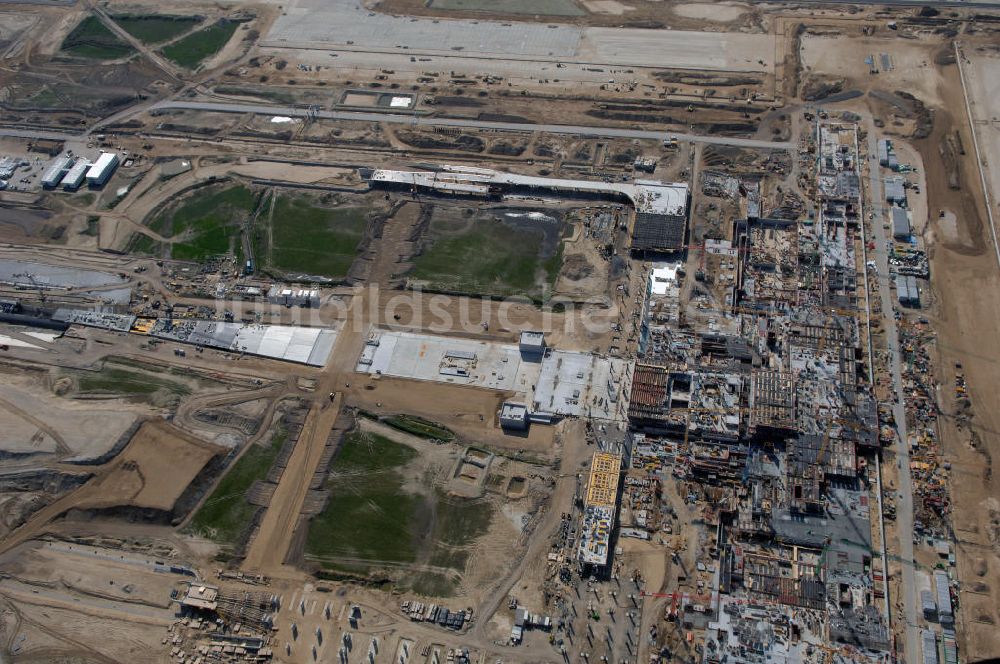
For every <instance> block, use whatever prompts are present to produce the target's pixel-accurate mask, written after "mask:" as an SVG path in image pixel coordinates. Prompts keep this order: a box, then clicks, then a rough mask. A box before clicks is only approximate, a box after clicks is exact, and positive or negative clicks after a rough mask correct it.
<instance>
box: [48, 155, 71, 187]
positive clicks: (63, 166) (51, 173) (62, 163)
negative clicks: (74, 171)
mask: <svg viewBox="0 0 1000 664" xmlns="http://www.w3.org/2000/svg"><path fill="white" fill-rule="evenodd" d="M72 166H73V158H72V157H66V156H62V157H56V158H55V160H53V162H52V163H51V164H49V167H48V168H46V169H45V173H44V174H43V175H42V186H43V187H45V188H46V189H55V188H56V187H57V186H59V182H60V181H62V179H63V177H65V175H66V174H67V173H68V172H69V170H70V168H72Z"/></svg>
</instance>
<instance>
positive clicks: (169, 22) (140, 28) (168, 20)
mask: <svg viewBox="0 0 1000 664" xmlns="http://www.w3.org/2000/svg"><path fill="white" fill-rule="evenodd" d="M112 18H113V19H114V20H115V23H117V24H118V25H120V26H121V27H122V29H123V30H125V32H127V33H129V34H130V35H132V36H133V37H135V38H136V39H138V40H139V41H141V42H142V43H143V44H162V43H163V42H165V41H170V40H171V39H173V38H175V37H178V36H180V35H182V34H184V33H185V32H187V31H188V30H190V29H191V28H193V27H194V26H196V25H198V24H199V23H201V18H199V17H197V16H163V15H159V14H138V15H136V14H121V15H118V16H113V17H112Z"/></svg>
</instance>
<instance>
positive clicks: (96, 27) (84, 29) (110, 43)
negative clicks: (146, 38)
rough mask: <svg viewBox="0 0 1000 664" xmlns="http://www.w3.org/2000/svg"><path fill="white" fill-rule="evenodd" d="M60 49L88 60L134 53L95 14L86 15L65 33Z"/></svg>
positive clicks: (116, 57)
mask: <svg viewBox="0 0 1000 664" xmlns="http://www.w3.org/2000/svg"><path fill="white" fill-rule="evenodd" d="M61 48H62V51H63V53H66V54H68V55H73V56H76V57H78V58H87V59H89V60H117V59H118V58H123V57H125V56H127V55H131V54H133V53H135V49H134V48H132V46H131V45H130V44H128V43H126V42H124V41H122V40H121V39H119V38H118V36H117V35H115V34H114V33H113V32H111V30H109V29H108V28H107V27H105V25H104V24H103V23H101V21H100V19H98V18H97V17H96V16H88V17H87V18H85V19H83V20H82V21H80V23H79V24H78V25H77V26H76V27H75V28H73V31H72V32H70V33H69V34H68V35H66V39H64V40H63V43H62V47H61Z"/></svg>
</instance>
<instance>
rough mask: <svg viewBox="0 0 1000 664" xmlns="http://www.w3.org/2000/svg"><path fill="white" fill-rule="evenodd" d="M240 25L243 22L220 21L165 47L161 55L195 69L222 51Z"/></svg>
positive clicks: (225, 19)
mask: <svg viewBox="0 0 1000 664" xmlns="http://www.w3.org/2000/svg"><path fill="white" fill-rule="evenodd" d="M240 23H242V21H234V20H232V19H228V18H224V19H220V20H218V21H216V22H215V23H213V24H212V25H210V26H208V27H207V28H203V29H201V30H198V31H197V32H192V33H191V34H189V35H188V36H187V37H184V38H182V39H178V40H177V41H175V42H174V43H173V44H170V45H168V46H164V47H163V49H162V50H161V53H163V55H165V56H166V57H167V58H169V59H170V60H172V61H173V62H174V63H176V64H178V65H180V66H181V67H185V68H187V69H195V68H196V67H198V66H199V65H200V64H201V63H202V61H204V60H206V59H208V58H210V57H212V56H213V55H215V54H216V53H218V52H219V51H221V50H222V47H223V46H225V45H226V43H227V42H228V41H229V38H230V37H232V36H233V33H234V32H236V28H238V27H239V25H240Z"/></svg>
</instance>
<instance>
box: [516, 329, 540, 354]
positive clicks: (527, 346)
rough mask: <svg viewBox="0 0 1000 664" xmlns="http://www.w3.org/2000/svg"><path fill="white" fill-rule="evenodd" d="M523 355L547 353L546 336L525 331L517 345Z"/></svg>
mask: <svg viewBox="0 0 1000 664" xmlns="http://www.w3.org/2000/svg"><path fill="white" fill-rule="evenodd" d="M517 347H518V350H520V351H521V355H542V354H544V353H545V334H544V333H542V332H534V331H531V330H524V331H523V332H521V338H520V340H519V341H518V344H517Z"/></svg>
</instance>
